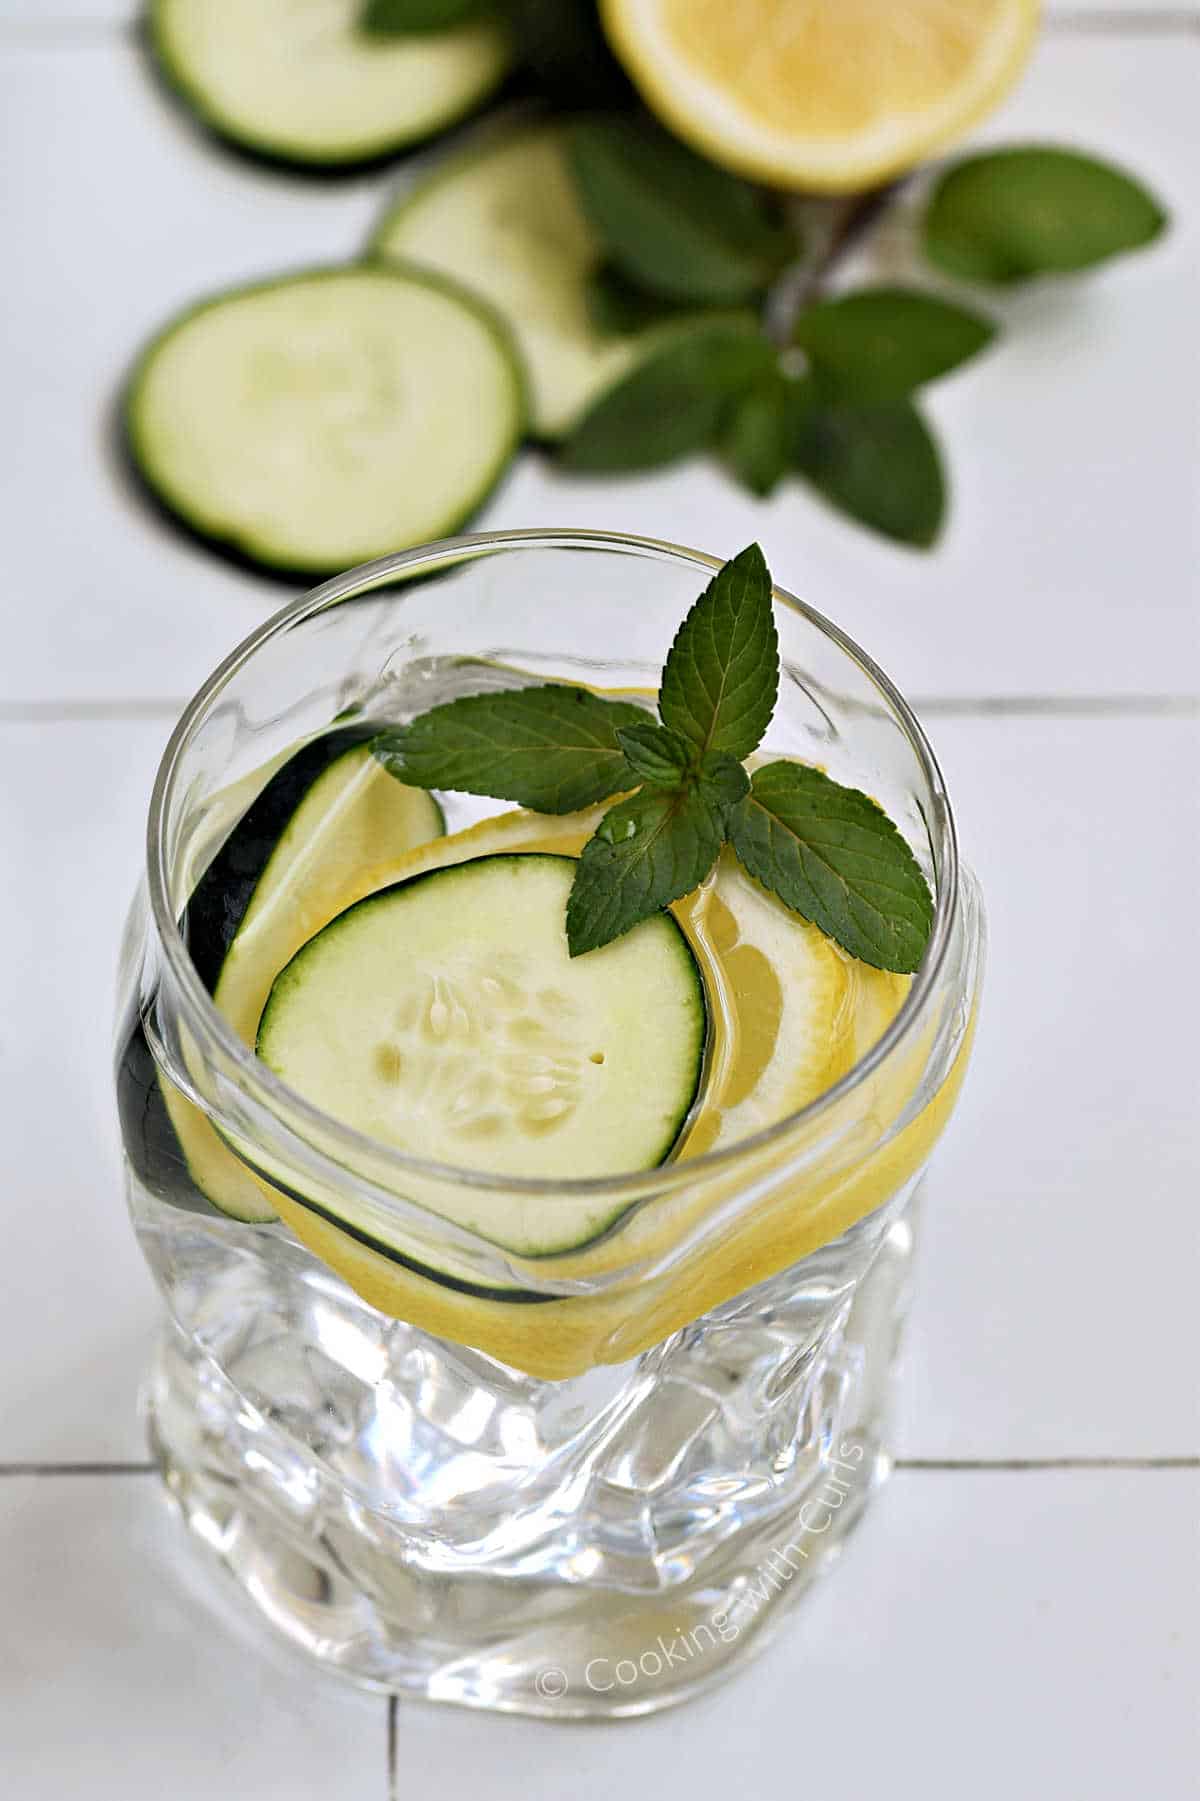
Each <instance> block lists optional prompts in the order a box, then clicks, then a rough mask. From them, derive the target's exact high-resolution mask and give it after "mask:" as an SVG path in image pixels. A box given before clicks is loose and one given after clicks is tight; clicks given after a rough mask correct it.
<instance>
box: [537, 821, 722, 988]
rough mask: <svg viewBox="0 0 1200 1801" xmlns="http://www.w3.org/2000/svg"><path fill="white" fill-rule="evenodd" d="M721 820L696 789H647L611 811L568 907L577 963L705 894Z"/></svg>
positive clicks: (585, 855)
mask: <svg viewBox="0 0 1200 1801" xmlns="http://www.w3.org/2000/svg"><path fill="white" fill-rule="evenodd" d="M722 837H723V829H722V820H721V817H720V814H719V813H718V811H717V809H716V808H715V807H713V806H712V805H710V803H709V801H708V799H707V798H706V796H705V795H704V794H703V793H702V792H701V791H700V790H699V788H697V787H694V786H693V787H684V788H669V789H666V788H654V789H642V790H641V791H640V792H639V793H637V794H634V795H631V796H630V798H629V799H628V800H622V801H618V802H617V804H616V806H615V807H610V808H609V810H608V812H607V813H606V814H605V815H604V818H603V819H602V820H601V821H600V824H599V826H598V827H597V828H596V831H595V833H594V835H593V836H592V837H591V838H589V839H588V841H587V843H586V844H585V845H584V847H583V852H582V855H581V856H580V859H579V868H578V869H577V870H576V872H575V880H574V882H573V883H572V885H571V893H570V897H569V899H568V901H567V944H568V947H569V949H570V953H571V955H572V956H573V957H579V956H582V955H583V954H584V952H585V951H594V950H598V949H599V948H600V946H601V945H603V944H609V943H611V942H612V940H613V939H614V938H619V937H621V935H622V933H624V932H627V931H628V930H629V929H630V927H631V926H635V925H637V923H638V921H639V920H642V919H648V918H649V917H650V915H651V914H653V913H657V912H658V911H659V910H660V909H661V908H663V907H665V906H667V905H668V904H669V903H670V902H671V901H673V900H679V899H681V897H682V896H683V895H685V894H690V893H691V892H692V889H693V888H697V887H699V885H700V883H701V882H702V881H703V880H704V878H705V876H706V875H707V874H708V872H709V870H710V869H711V868H712V866H713V864H714V863H715V862H716V860H717V853H718V852H719V851H720V848H721V842H722Z"/></svg>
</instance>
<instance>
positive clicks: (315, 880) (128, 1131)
mask: <svg viewBox="0 0 1200 1801" xmlns="http://www.w3.org/2000/svg"><path fill="white" fill-rule="evenodd" d="M372 730H373V728H369V727H361V726H356V727H347V728H344V729H343V730H341V731H336V732H328V733H326V734H325V735H324V736H323V737H320V738H317V739H315V740H314V741H313V742H312V743H311V744H308V745H305V747H304V749H303V750H300V751H298V752H297V753H296V755H295V756H293V757H291V758H289V760H288V761H287V762H286V763H285V764H284V765H283V766H282V767H281V768H280V769H278V770H277V771H276V772H275V774H274V775H272V776H271V778H270V779H269V781H268V782H267V783H266V785H265V786H264V787H263V789H262V791H261V793H260V794H259V795H258V797H257V798H256V799H255V800H254V801H253V802H252V803H251V805H250V806H249V807H248V808H247V810H246V812H245V813H244V814H243V815H242V817H241V819H240V820H239V821H238V823H237V824H236V825H235V826H234V828H233V830H232V832H231V833H230V835H229V837H228V838H227V839H226V840H225V843H224V844H223V845H222V847H221V849H220V850H219V851H218V852H217V854H216V856H215V857H214V858H213V860H212V862H211V863H210V864H209V866H208V868H207V869H206V871H205V872H204V874H203V875H202V876H201V878H200V880H199V882H198V883H197V885H196V889H195V892H194V893H193V895H192V898H191V900H190V902H189V903H188V907H187V911H186V914H185V917H184V930H185V932H186V935H187V940H188V949H189V951H190V953H191V957H192V961H193V963H194V964H195V966H196V969H197V972H198V973H199V975H200V978H201V980H202V981H203V982H204V984H205V986H206V987H207V988H208V989H209V990H210V992H212V994H213V998H214V1001H215V1002H216V1005H217V1006H218V1008H219V1009H220V1011H221V1012H222V1013H223V1014H224V1015H225V1017H226V1018H227V1019H228V1020H229V1022H230V1024H231V1025H232V1026H233V1027H234V1029H235V1030H236V1031H237V1032H238V1033H239V1035H240V1036H242V1037H243V1038H245V1039H246V1040H247V1042H250V1043H252V1042H253V1039H254V1034H255V1031H256V1030H257V1027H258V1020H259V1015H260V1014H261V1012H262V1007H263V1003H264V1001H265V1000H266V998H267V995H268V993H269V991H270V987H271V982H272V980H273V979H274V977H275V975H276V973H277V972H278V971H279V970H280V969H281V968H282V967H283V965H284V964H285V963H287V962H288V960H289V959H290V958H291V957H292V956H293V955H294V954H295V952H296V951H297V950H298V949H299V948H300V946H301V945H302V944H303V943H304V942H305V941H306V939H307V938H309V937H310V936H311V935H312V933H313V932H315V931H317V930H318V929H319V928H320V926H322V925H324V923H325V922H326V920H328V919H330V918H331V917H332V916H333V915H334V914H335V913H337V912H338V911H339V910H340V909H341V908H342V907H344V906H345V905H347V904H348V902H349V901H350V900H351V899H353V898H357V896H356V895H355V894H354V893H353V890H352V889H351V891H350V892H348V891H347V888H348V881H352V880H353V877H352V876H349V877H348V874H347V872H348V871H355V870H358V869H360V868H363V867H365V866H367V865H368V864H369V863H370V861H371V859H372V858H390V859H393V860H394V859H395V858H396V857H398V856H401V855H403V854H404V853H406V852H407V851H409V850H411V849H413V848H415V847H416V846H417V845H419V844H424V843H426V842H427V841H428V840H430V839H432V838H436V837H439V836H440V835H441V833H442V832H443V831H444V830H445V822H444V820H443V818H442V813H441V809H440V807H439V806H438V804H437V802H436V801H435V800H434V799H433V797H432V795H430V794H427V793H426V792H425V791H424V790H423V789H419V788H407V787H405V786H403V784H401V783H400V782H397V781H396V780H395V779H394V778H393V777H392V776H389V775H388V774H387V772H386V771H385V770H384V769H383V768H382V767H381V766H380V764H379V763H378V762H377V761H376V759H375V758H374V757H373V756H372V755H371V752H370V749H369V746H368V744H367V742H366V741H367V739H368V738H369V737H370V736H371V735H372ZM117 1089H118V1099H119V1105H120V1108H121V1114H122V1121H123V1125H124V1128H125V1131H124V1135H125V1140H126V1143H127V1145H128V1146H129V1147H130V1151H131V1156H132V1158H133V1161H134V1163H135V1167H136V1168H137V1171H138V1174H139V1176H140V1177H141V1179H142V1180H143V1182H144V1183H145V1184H146V1186H147V1187H149V1188H150V1189H151V1191H152V1192H154V1193H159V1194H161V1195H162V1197H163V1198H164V1199H167V1200H170V1201H172V1202H174V1203H175V1204H176V1205H183V1206H186V1207H191V1208H199V1209H200V1210H203V1206H204V1201H208V1202H210V1203H211V1204H212V1205H213V1206H214V1207H216V1208H217V1210H218V1211H219V1212H221V1213H225V1214H228V1215H229V1216H230V1217H232V1218H234V1219H240V1220H247V1221H259V1222H261V1221H264V1220H269V1219H273V1218H274V1217H275V1207H274V1202H273V1198H272V1195H271V1193H270V1191H269V1190H268V1189H267V1187H266V1186H265V1184H264V1183H262V1182H260V1181H259V1180H258V1179H257V1178H256V1177H255V1176H253V1175H252V1174H251V1173H250V1171H249V1170H248V1169H247V1168H246V1166H245V1164H244V1163H242V1162H241V1160H240V1159H239V1158H238V1157H236V1156H235V1155H234V1154H233V1152H232V1151H231V1150H230V1149H229V1147H228V1145H226V1144H225V1142H224V1140H223V1139H222V1138H221V1137H220V1135H219V1134H218V1133H217V1132H216V1131H215V1129H214V1128H213V1126H212V1125H210V1123H209V1121H208V1120H207V1118H206V1117H205V1115H204V1114H203V1113H201V1112H200V1110H199V1109H198V1108H196V1107H194V1106H193V1105H192V1104H191V1102H190V1101H188V1100H187V1099H186V1098H185V1097H184V1096H183V1095H182V1094H181V1093H180V1092H179V1090H178V1089H177V1088H175V1087H174V1086H173V1085H172V1084H171V1083H170V1082H168V1081H167V1080H166V1079H165V1078H163V1077H162V1076H161V1075H160V1073H159V1072H158V1070H157V1067H156V1065H155V1063H154V1060H153V1058H152V1057H151V1054H150V1049H149V1046H148V1044H147V1043H146V1039H145V1034H144V1032H143V1030H142V1027H141V1024H140V1021H139V1022H137V1023H136V1024H135V1025H134V1026H133V1028H132V1030H131V1032H130V1035H129V1038H128V1041H127V1042H126V1044H125V1047H124V1050H123V1053H122V1057H121V1063H120V1068H119V1072H118V1081H117ZM197 1190H198V1191H199V1195H200V1197H202V1198H201V1199H198V1198H197V1193H196V1191H197Z"/></svg>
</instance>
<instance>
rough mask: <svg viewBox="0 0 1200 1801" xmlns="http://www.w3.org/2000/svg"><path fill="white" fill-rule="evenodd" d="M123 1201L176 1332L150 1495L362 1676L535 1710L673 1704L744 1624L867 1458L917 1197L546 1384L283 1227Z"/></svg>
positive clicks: (162, 1389) (763, 1612)
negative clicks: (385, 1298) (642, 1346)
mask: <svg viewBox="0 0 1200 1801" xmlns="http://www.w3.org/2000/svg"><path fill="white" fill-rule="evenodd" d="M139 1200H140V1203H141V1204H140V1205H139ZM133 1201H134V1212H135V1218H137V1220H138V1226H139V1233H140V1236H141V1238H142V1243H143V1246H144V1248H145V1249H146V1251H147V1254H148V1256H149V1257H150V1260H151V1262H152V1264H154V1265H155V1267H156V1270H157V1273H158V1274H159V1277H160V1280H161V1281H162V1282H163V1285H164V1287H165V1288H166V1290H167V1293H168V1295H169V1296H170V1298H171V1300H172V1305H173V1311H174V1313H175V1316H176V1318H177V1319H179V1320H180V1321H181V1322H185V1323H186V1326H187V1331H186V1332H185V1331H183V1330H180V1329H178V1328H172V1329H171V1330H170V1332H169V1335H168V1337H167V1338H166V1340H165V1341H164V1344H163V1347H162V1350H161V1352H160V1355H159V1358H158V1360H157V1363H156V1365H155V1368H154V1370H153V1372H152V1375H151V1377H150V1380H149V1383H148V1386H147V1412H148V1419H149V1432H150V1439H151V1444H152V1446H153V1449H154V1452H155V1455H156V1456H157V1458H158V1459H159V1461H160V1463H161V1465H162V1468H163V1472H164V1475H165V1478H166V1481H167V1485H168V1488H169V1490H170V1492H171V1494H172V1495H173V1497H174V1498H175V1500H176V1502H177V1503H178V1505H179V1507H180V1509H181V1511H182V1514H183V1517H184V1519H185V1521H186V1522H187V1524H188V1525H189V1526H190V1528H191V1529H192V1531H193V1532H194V1533H195V1535H196V1536H197V1538H198V1539H199V1540H201V1541H202V1543H203V1544H204V1545H205V1546H206V1547H208V1549H209V1550H210V1551H211V1552H212V1553H214V1554H215V1556H216V1557H217V1558H218V1559H219V1560H220V1562H221V1563H222V1564H223V1565H224V1566H225V1568H226V1570H227V1571H229V1572H230V1573H231V1574H232V1575H233V1576H234V1577H235V1578H236V1580H237V1582H238V1583H239V1584H240V1586H241V1588H242V1590H243V1591H244V1592H245V1593H246V1595H248V1596H249V1597H250V1598H251V1600H252V1601H253V1602H254V1604H255V1606H256V1607H257V1608H258V1609H259V1610H260V1611H261V1613H262V1614H263V1615H265V1616H266V1617H267V1618H268V1619H269V1620H271V1621H272V1622H273V1623H274V1625H275V1626H277V1627H278V1628H280V1629H281V1630H282V1631H283V1632H284V1633H285V1634H286V1635H287V1637H288V1638H289V1639H290V1640H291V1641H292V1642H294V1643H295V1644H298V1645H300V1646H302V1647H304V1648H305V1649H306V1650H308V1651H309V1652H311V1653H312V1655H313V1656H314V1657H316V1658H318V1659H319V1660H320V1661H321V1662H322V1664H324V1665H325V1666H327V1667H331V1668H336V1669H338V1670H340V1671H342V1672H344V1673H345V1674H346V1675H348V1676H350V1677H352V1678H354V1679H356V1680H357V1681H359V1682H363V1683H367V1684H370V1685H374V1686H377V1687H381V1688H385V1689H388V1690H394V1691H397V1692H401V1693H407V1694H413V1695H418V1696H422V1697H424V1698H427V1699H431V1700H444V1701H455V1702H459V1703H463V1704H466V1705H470V1706H478V1707H491V1708H501V1709H508V1710H512V1711H518V1712H524V1713H538V1714H546V1715H550V1716H553V1717H557V1718H572V1717H574V1718H579V1717H603V1716H607V1715H618V1714H637V1713H646V1712H651V1711H653V1710H655V1709H657V1708H661V1707H667V1706H671V1705H674V1704H675V1703H677V1702H680V1701H683V1700H686V1699H687V1698H688V1697H689V1696H691V1695H693V1694H695V1693H697V1692H699V1691H700V1690H701V1689H702V1688H704V1687H706V1686H707V1685H708V1684H709V1683H711V1682H713V1681H714V1680H716V1679H717V1678H719V1677H720V1675H721V1674H722V1673H723V1672H724V1671H725V1670H726V1669H727V1668H728V1667H729V1665H730V1664H731V1663H732V1662H733V1661H734V1660H735V1659H740V1658H743V1657H744V1656H746V1655H747V1654H748V1652H749V1651H750V1650H751V1648H752V1647H756V1646H757V1645H759V1644H761V1643H762V1642H763V1641H764V1640H765V1637H766V1636H767V1634H768V1633H769V1631H770V1630H771V1629H772V1628H773V1627H774V1626H775V1625H777V1624H778V1622H779V1620H780V1618H781V1616H782V1615H783V1614H784V1613H785V1611H786V1609H787V1607H788V1606H789V1605H790V1604H791V1603H792V1602H793V1601H794V1600H795V1599H796V1598H797V1597H798V1596H799V1594H800V1593H801V1592H802V1591H803V1590H804V1588H805V1587H806V1586H807V1584H808V1582H809V1581H810V1580H811V1578H812V1576H813V1575H814V1574H815V1573H816V1572H817V1570H818V1569H819V1568H821V1567H822V1566H823V1564H825V1563H826V1562H827V1561H828V1560H829V1558H830V1556H831V1554H832V1553H834V1552H835V1551H836V1549H837V1548H838V1547H839V1545H840V1544H841V1542H842V1540H843V1539H844V1537H845V1535H846V1532H847V1531H848V1529H849V1528H850V1526H851V1525H852V1524H853V1523H854V1522H855V1521H856V1520H857V1519H858V1518H859V1516H860V1515H861V1512H862V1509H863V1507H864V1505H865V1503H866V1501H867V1498H868V1496H869V1495H870V1494H871V1493H872V1492H873V1490H874V1489H875V1488H876V1487H877V1486H878V1485H879V1483H880V1482H881V1480H882V1479H883V1478H884V1476H885V1475H886V1473H887V1468H888V1464H887V1458H886V1456H885V1454H884V1452H883V1450H882V1449H881V1443H880V1435H881V1430H882V1416H883V1411H884V1404H885V1399H886V1388H887V1377H888V1370H889V1366H890V1364H891V1362H892V1358H893V1353H894V1349H895V1343H896V1334H897V1329H898V1326H899V1323H900V1320H901V1317H902V1314H903V1311H904V1303H905V1298H906V1293H907V1287H908V1269H909V1262H910V1257H911V1249H912V1225H913V1213H914V1202H913V1198H912V1195H911V1192H909V1193H908V1194H905V1195H901V1196H898V1197H897V1198H896V1200H895V1201H893V1203H892V1204H891V1205H890V1206H889V1207H887V1208H886V1209H884V1210H882V1211H881V1212H880V1213H877V1214H875V1215H874V1216H872V1217H871V1218H870V1219H867V1220H864V1221H862V1222H861V1223H860V1225H858V1226H856V1227H855V1228H854V1229H853V1231H851V1232H850V1233H848V1234H847V1235H846V1236H845V1237H844V1238H842V1239H839V1240H838V1241H837V1242H836V1243H835V1244H832V1245H829V1246H827V1247H825V1249H824V1250H822V1251H820V1252H818V1253H816V1254H815V1255H814V1256H811V1257H809V1258H807V1259H805V1261H804V1262H803V1263H802V1264H799V1265H797V1266H796V1267H795V1268H794V1269H792V1270H789V1271H785V1272H783V1273H782V1274H780V1275H778V1276H776V1277H773V1278H772V1279H771V1280H770V1281H768V1282H765V1283H763V1284H761V1285H760V1286H758V1287H757V1288H755V1289H752V1290H750V1291H749V1292H747V1293H746V1294H744V1295H741V1296H739V1297H738V1298H737V1300H736V1301H733V1302H730V1303H728V1304H727V1305H726V1306H725V1307H722V1308H719V1309H718V1310H716V1311H715V1312H714V1313H712V1314H709V1315H707V1316H706V1317H705V1318H703V1319H701V1320H698V1321H697V1322H696V1323H695V1324H694V1325H692V1326H690V1327H688V1328H687V1329H686V1330H685V1331H683V1332H680V1333H677V1334H676V1335H675V1336H674V1337H672V1338H670V1339H668V1340H667V1341H666V1342H665V1343H663V1344H661V1345H659V1346H656V1347H655V1349H654V1350H652V1351H649V1352H647V1353H646V1354H645V1355H643V1356H642V1357H639V1358H637V1359H636V1360H635V1361H634V1362H631V1363H629V1364H625V1365H623V1366H620V1367H612V1368H601V1369H597V1370H593V1371H591V1372H589V1373H588V1374H587V1375H586V1376H581V1377H579V1378H576V1379H575V1380H572V1381H567V1382H560V1383H551V1382H539V1381H535V1380H533V1379H532V1378H530V1377H528V1376H525V1375H522V1374H520V1373H519V1372H517V1371H514V1370H511V1369H508V1368H506V1367H505V1366H503V1365H501V1364H498V1363H496V1362H495V1361H493V1360H492V1359H491V1358H488V1357H485V1356H482V1355H481V1354H479V1353H477V1352H472V1351H468V1350H464V1349H462V1348H461V1347H458V1346H455V1345H450V1344H446V1343H443V1342H442V1341H440V1340H438V1339H435V1338H432V1337H430V1336H429V1335H428V1334H426V1333H422V1332H419V1331H416V1330H414V1329H413V1328H411V1327H408V1326H405V1325H404V1324H402V1323H399V1322H396V1321H394V1320H387V1319H384V1318H383V1317H382V1316H381V1315H379V1314H376V1313H375V1312H374V1311H373V1310H372V1309H370V1308H368V1307H366V1306H365V1304H364V1303H362V1302H361V1301H359V1300H357V1299H356V1298H355V1297H354V1296H353V1295H352V1294H351V1293H350V1292H349V1290H347V1289H345V1288H344V1287H343V1285H342V1284H341V1283H340V1282H338V1281H337V1280H336V1279H335V1278H333V1277H332V1276H330V1274H329V1272H328V1271H326V1270H324V1268H323V1266H321V1265H320V1264H318V1263H316V1262H315V1260H313V1259H311V1258H310V1257H309V1256H308V1255H307V1253H305V1252H303V1251H302V1250H301V1249H300V1247H298V1246H294V1247H293V1246H290V1245H289V1247H288V1251H287V1254H286V1255H283V1256H281V1254H280V1252H281V1243H280V1241H279V1240H274V1242H273V1243H272V1246H271V1252H272V1254H271V1256H270V1258H269V1259H268V1258H267V1257H264V1256H262V1255H261V1253H260V1252H259V1251H258V1250H257V1249H256V1244H257V1245H261V1238H258V1239H256V1235H255V1234H254V1233H253V1232H252V1231H250V1230H248V1229H247V1230H243V1229H240V1228H235V1229H233V1230H232V1231H230V1229H229V1228H227V1227H226V1226H223V1225H219V1226H217V1227H215V1228H214V1227H211V1226H208V1225H206V1224H204V1223H203V1222H197V1221H196V1220H195V1219H194V1218H189V1217H188V1216H182V1215H179V1214H173V1215H170V1216H169V1217H166V1218H164V1217H163V1215H164V1213H165V1212H166V1210H164V1209H161V1208H158V1207H156V1206H155V1205H154V1204H153V1203H149V1202H148V1201H147V1199H146V1198H145V1197H139V1196H138V1195H137V1194H136V1193H135V1194H134V1196H133Z"/></svg>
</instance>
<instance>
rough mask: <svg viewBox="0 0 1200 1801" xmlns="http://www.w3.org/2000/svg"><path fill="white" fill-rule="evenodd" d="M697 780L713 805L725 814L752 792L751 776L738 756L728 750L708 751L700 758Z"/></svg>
mask: <svg viewBox="0 0 1200 1801" xmlns="http://www.w3.org/2000/svg"><path fill="white" fill-rule="evenodd" d="M696 780H697V782H698V783H699V786H700V789H701V791H702V792H703V793H704V794H706V795H707V796H708V798H709V800H710V802H711V803H712V805H714V806H716V807H718V808H719V809H720V811H721V813H722V815H724V814H725V813H727V812H728V810H729V808H730V807H736V806H737V804H738V802H739V801H740V800H744V799H745V797H746V795H747V794H749V792H750V777H749V776H748V775H747V774H746V771H745V770H744V769H743V768H742V765H741V764H740V763H739V762H738V760H737V758H736V757H731V756H730V754H729V752H728V751H727V750H710V751H706V752H705V754H704V756H703V757H701V759H700V767H699V769H698V771H697V772H696Z"/></svg>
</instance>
